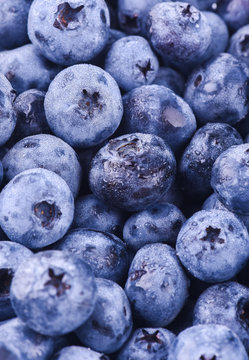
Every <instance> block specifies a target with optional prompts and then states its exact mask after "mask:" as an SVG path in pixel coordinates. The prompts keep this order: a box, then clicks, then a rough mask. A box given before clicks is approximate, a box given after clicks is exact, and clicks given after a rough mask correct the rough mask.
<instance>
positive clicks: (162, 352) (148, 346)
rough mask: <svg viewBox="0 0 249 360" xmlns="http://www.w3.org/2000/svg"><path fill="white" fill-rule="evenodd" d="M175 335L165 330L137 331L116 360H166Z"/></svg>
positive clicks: (145, 329) (143, 329)
mask: <svg viewBox="0 0 249 360" xmlns="http://www.w3.org/2000/svg"><path fill="white" fill-rule="evenodd" d="M174 339H175V335H174V334H173V333H172V332H171V331H169V330H167V329H163V328H141V329H136V330H135V331H134V332H133V333H132V335H131V337H130V339H129V340H128V341H127V343H126V344H125V345H124V346H123V347H122V349H121V350H120V351H119V353H118V355H117V358H116V360H163V359H164V360H166V359H167V358H168V352H169V347H170V345H171V343H172V342H173V340H174Z"/></svg>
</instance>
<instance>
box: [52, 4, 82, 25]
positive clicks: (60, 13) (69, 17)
mask: <svg viewBox="0 0 249 360" xmlns="http://www.w3.org/2000/svg"><path fill="white" fill-rule="evenodd" d="M83 8H84V5H80V6H78V7H76V8H75V9H74V8H72V7H71V6H70V5H69V3H68V2H65V3H62V4H60V5H58V9H57V12H56V14H55V16H56V18H55V21H54V24H53V26H54V27H55V28H57V29H59V30H64V29H65V28H67V27H68V24H69V23H70V22H72V21H74V22H79V20H78V17H77V14H78V13H79V12H80V11H81V10H82V9H83Z"/></svg>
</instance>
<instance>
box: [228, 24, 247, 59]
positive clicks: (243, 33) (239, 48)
mask: <svg viewBox="0 0 249 360" xmlns="http://www.w3.org/2000/svg"><path fill="white" fill-rule="evenodd" d="M228 52H229V53H230V54H232V55H233V56H234V57H236V58H237V59H238V60H240V61H243V62H244V63H245V64H246V65H247V66H249V58H248V55H249V25H245V26H243V27H241V28H240V29H238V30H237V31H236V32H235V33H234V34H233V35H232V36H231V38H230V42H229V49H228Z"/></svg>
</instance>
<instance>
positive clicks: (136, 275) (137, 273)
mask: <svg viewBox="0 0 249 360" xmlns="http://www.w3.org/2000/svg"><path fill="white" fill-rule="evenodd" d="M146 273H147V271H145V270H136V271H135V272H134V274H132V276H131V280H133V281H134V280H138V279H140V278H141V277H142V276H143V275H144V274H146Z"/></svg>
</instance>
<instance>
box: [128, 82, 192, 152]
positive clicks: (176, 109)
mask: <svg viewBox="0 0 249 360" xmlns="http://www.w3.org/2000/svg"><path fill="white" fill-rule="evenodd" d="M123 104H124V117H123V120H122V123H121V128H122V130H123V132H124V133H133V132H141V133H148V134H155V135H158V136H160V137H161V138H162V139H164V140H165V142H166V143H167V144H168V145H169V146H170V147H171V148H172V150H173V151H177V150H179V149H181V148H182V147H183V146H184V145H185V144H186V143H187V142H188V141H189V140H190V138H191V136H192V135H193V133H194V132H195V130H196V120H195V116H194V114H193V111H192V110H191V108H190V107H189V105H188V104H187V103H186V102H185V101H184V100H183V99H182V98H181V97H179V96H177V95H176V94H175V93H174V92H173V91H172V90H170V89H169V88H166V87H165V86H160V85H147V86H146V85H145V86H140V87H139V88H137V89H134V90H132V91H130V92H129V93H128V94H126V95H125V96H124V97H123Z"/></svg>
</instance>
